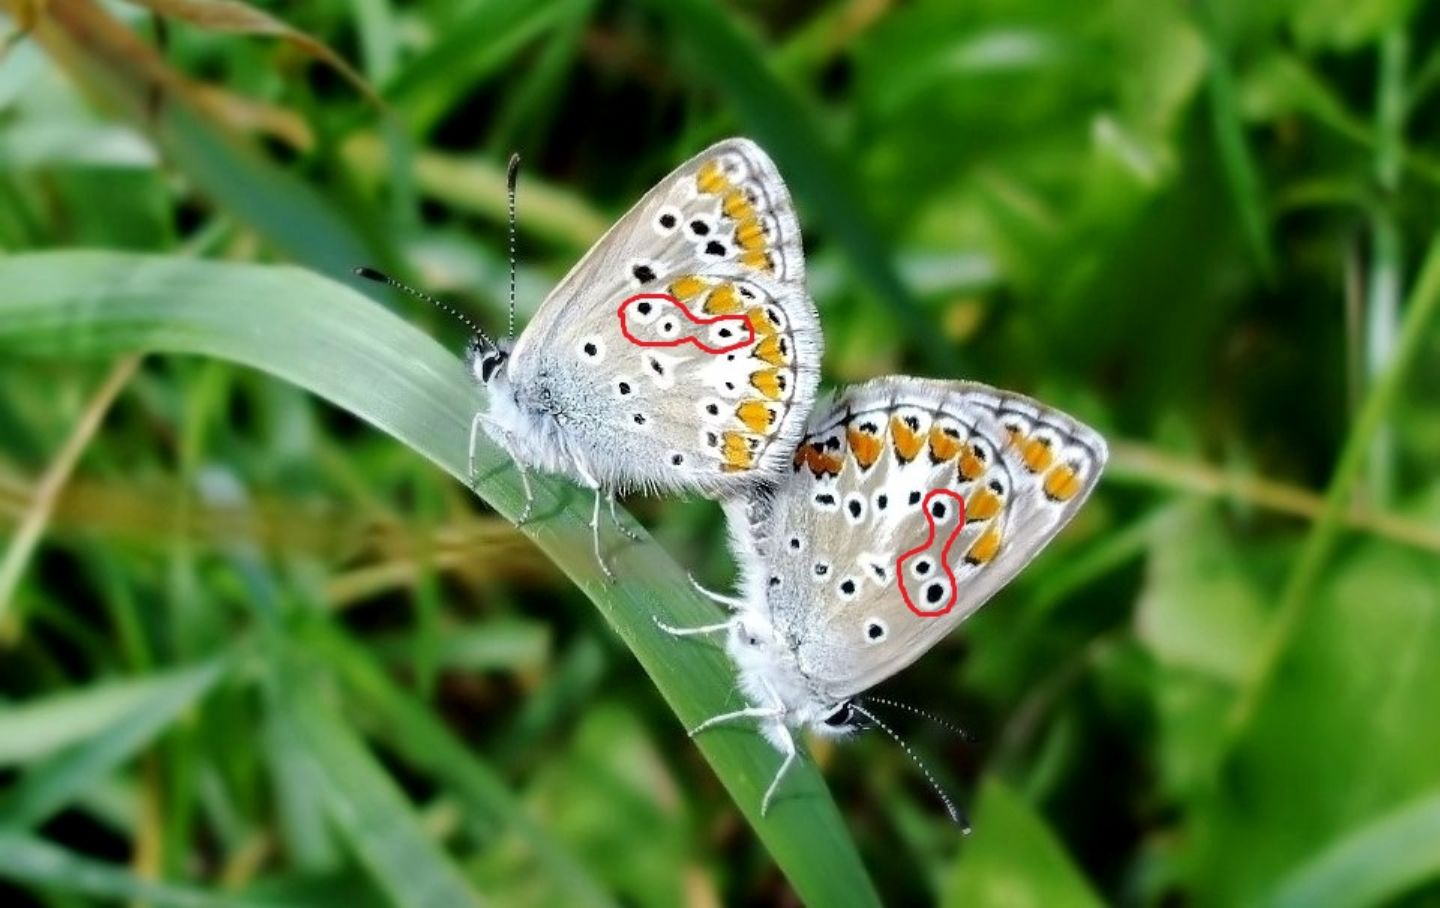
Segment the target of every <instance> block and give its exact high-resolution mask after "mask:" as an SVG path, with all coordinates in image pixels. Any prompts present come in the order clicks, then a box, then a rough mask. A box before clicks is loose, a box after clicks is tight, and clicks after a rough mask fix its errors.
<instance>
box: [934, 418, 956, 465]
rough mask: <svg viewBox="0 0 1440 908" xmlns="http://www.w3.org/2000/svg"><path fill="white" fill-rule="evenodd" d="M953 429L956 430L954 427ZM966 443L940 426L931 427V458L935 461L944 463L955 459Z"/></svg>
mask: <svg viewBox="0 0 1440 908" xmlns="http://www.w3.org/2000/svg"><path fill="white" fill-rule="evenodd" d="M951 431H954V430H953V429H952V430H951ZM963 446H964V445H963V444H962V443H961V441H960V439H959V438H956V437H955V436H954V435H951V434H950V432H947V431H945V430H944V429H942V428H941V427H939V426H931V428H930V459H931V460H933V461H934V462H935V463H944V462H945V461H947V460H952V459H954V457H955V455H957V454H959V453H960V449H961V448H962V447H963Z"/></svg>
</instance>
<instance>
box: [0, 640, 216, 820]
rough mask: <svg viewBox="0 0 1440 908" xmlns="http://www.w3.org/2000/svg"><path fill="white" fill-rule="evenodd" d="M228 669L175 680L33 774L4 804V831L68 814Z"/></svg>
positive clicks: (206, 668)
mask: <svg viewBox="0 0 1440 908" xmlns="http://www.w3.org/2000/svg"><path fill="white" fill-rule="evenodd" d="M225 667H226V662H225V661H224V660H217V661H212V662H207V663H205V664H204V665H201V666H199V667H197V668H193V669H191V670H189V671H186V672H183V673H181V674H178V675H176V676H174V677H173V678H171V679H169V680H168V682H166V683H164V684H162V685H159V686H157V687H156V688H155V690H154V692H153V694H152V695H151V696H150V697H147V698H146V699H145V700H144V701H142V702H141V703H140V704H139V705H137V706H136V707H135V708H134V709H132V710H130V711H128V712H126V713H124V714H122V715H120V716H119V717H118V718H117V719H116V720H115V721H114V722H112V723H110V724H109V725H108V726H107V727H106V728H105V729H103V730H102V731H100V732H99V733H98V734H97V735H95V736H94V737H92V738H90V739H88V740H86V741H84V742H82V743H79V744H76V745H75V746H73V747H71V748H70V749H68V750H65V751H64V752H62V753H61V754H59V755H58V756H56V757H55V759H53V760H51V761H50V762H48V763H43V764H41V765H40V766H37V767H36V768H35V769H33V770H31V771H30V773H28V774H27V775H25V776H24V777H23V778H22V779H21V780H20V782H19V783H18V784H16V785H15V786H14V787H13V788H12V789H11V790H10V791H9V793H7V794H6V795H5V797H4V798H3V799H0V830H4V829H23V828H27V827H31V826H35V825H37V824H39V823H42V822H44V821H45V820H46V819H47V818H49V817H50V816H52V815H54V814H55V812H56V811H59V810H61V809H63V808H64V807H65V805H66V804H68V803H70V801H71V800H72V799H73V798H75V797H76V796H77V795H78V794H80V793H81V792H82V791H83V790H85V789H86V788H88V787H90V786H91V785H93V784H95V781H96V780H97V779H99V778H101V777H102V776H104V775H105V774H107V773H109V772H110V771H112V770H114V769H115V768H116V767H117V766H119V765H120V764H122V763H124V762H125V761H127V760H129V759H130V758H131V757H133V756H135V755H136V754H137V753H139V752H140V751H141V749H143V748H144V747H145V745H147V744H149V743H150V742H151V741H153V740H154V739H155V737H156V736H157V735H159V734H160V733H161V732H162V731H164V730H165V729H166V728H167V727H168V726H169V725H170V724H171V723H172V722H174V721H175V719H176V718H178V717H179V715H180V714H181V713H182V712H184V711H185V710H186V709H189V708H190V707H191V706H192V705H194V704H195V703H196V702H197V701H199V700H200V699H201V697H203V696H204V695H205V694H206V693H207V692H208V691H209V690H210V688H212V687H214V686H215V682H216V681H218V680H220V678H221V677H223V675H224V669H225Z"/></svg>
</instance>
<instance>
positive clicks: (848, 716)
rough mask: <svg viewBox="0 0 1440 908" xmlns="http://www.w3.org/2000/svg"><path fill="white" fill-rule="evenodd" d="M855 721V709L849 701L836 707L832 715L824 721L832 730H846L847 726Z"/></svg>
mask: <svg viewBox="0 0 1440 908" xmlns="http://www.w3.org/2000/svg"><path fill="white" fill-rule="evenodd" d="M854 720H855V709H854V707H852V706H851V705H850V701H848V700H847V701H845V702H844V703H841V704H840V705H839V706H837V707H835V709H834V710H833V711H832V712H831V713H830V715H828V716H826V717H825V720H824V721H825V724H826V725H828V726H830V727H831V728H844V727H845V726H846V725H849V724H850V723H851V722H853V721H854Z"/></svg>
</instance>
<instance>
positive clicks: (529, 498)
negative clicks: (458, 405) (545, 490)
mask: <svg viewBox="0 0 1440 908" xmlns="http://www.w3.org/2000/svg"><path fill="white" fill-rule="evenodd" d="M482 423H486V424H489V425H490V427H491V428H492V429H494V430H496V431H497V432H499V437H501V438H503V439H505V441H504V442H502V443H501V446H502V447H504V448H505V453H507V454H510V460H511V461H512V462H514V464H515V470H516V472H518V473H519V474H520V486H521V488H523V489H524V490H525V507H523V508H521V510H520V517H519V519H517V520H516V521H515V525H516V526H517V527H523V526H524V525H525V524H527V523H529V522H530V511H531V510H532V509H533V508H534V507H535V492H534V491H533V490H532V489H531V488H530V471H529V470H526V469H525V465H524V464H523V463H521V462H520V460H519V459H518V458H516V457H515V455H514V454H513V453H511V450H510V444H509V438H510V433H509V432H507V431H505V429H504V427H502V426H499V425H497V424H496V423H495V421H494V420H492V419H491V418H490V417H488V416H486V415H485V414H484V413H481V412H479V411H476V413H475V417H474V418H473V419H471V420H470V452H469V457H468V458H467V460H466V473H467V475H468V476H469V477H470V491H472V492H478V491H479V488H478V485H479V474H478V473H476V471H475V446H476V444H477V443H478V441H479V438H480V425H481V424H482Z"/></svg>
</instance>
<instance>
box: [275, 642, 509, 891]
mask: <svg viewBox="0 0 1440 908" xmlns="http://www.w3.org/2000/svg"><path fill="white" fill-rule="evenodd" d="M285 661H286V662H288V663H289V665H288V666H287V667H288V670H287V671H286V672H285V673H284V676H285V677H286V679H287V681H286V689H285V690H284V691H283V692H282V693H281V700H282V702H283V703H284V707H283V708H284V709H285V710H286V711H287V712H288V713H289V715H288V721H289V722H290V724H291V725H292V726H293V727H294V728H296V729H298V730H299V731H300V734H301V736H302V738H303V740H304V743H305V748H306V751H307V752H308V754H309V757H310V759H311V760H312V761H313V763H314V768H315V772H314V773H313V779H314V780H315V782H316V783H317V784H318V785H319V787H320V791H321V795H322V798H323V800H324V801H325V805H326V807H327V808H328V811H329V813H330V817H331V819H332V820H333V821H334V823H335V826H336V828H337V829H338V830H339V831H340V833H341V835H342V836H344V837H345V839H346V840H347V841H349V843H350V845H351V847H352V848H354V850H355V853H356V854H357V855H358V856H359V858H360V861H361V863H363V864H364V865H365V866H366V868H367V869H369V871H370V873H371V874H372V875H373V876H374V877H375V879H376V880H377V881H378V882H379V883H380V885H381V887H382V888H384V889H385V891H386V892H387V893H389V895H390V897H391V898H392V899H394V901H395V904H397V905H400V906H402V908H463V906H466V905H478V904H480V903H481V899H480V897H479V895H478V894H477V893H476V892H475V891H474V890H473V889H471V888H470V885H469V883H468V882H466V880H465V878H464V877H463V876H462V875H461V873H460V871H459V869H458V868H457V867H456V866H455V864H454V862H453V861H451V860H450V859H449V858H448V857H447V856H446V855H444V854H443V853H442V852H441V850H440V849H439V848H437V847H436V846H435V844H434V843H433V842H431V841H430V840H429V839H428V838H426V836H425V834H424V832H423V831H422V830H421V828H420V820H419V818H418V817H416V815H415V811H414V809H413V808H412V807H411V806H410V803H409V801H407V800H406V798H405V796H404V794H403V793H402V792H401V791H400V789H399V788H398V787H397V786H396V784H395V781H394V780H393V779H392V778H391V777H390V775H389V774H388V773H387V772H386V771H385V769H384V768H383V767H382V766H381V765H380V764H379V762H377V761H376V759H375V757H374V756H372V755H371V754H370V752H369V751H368V750H366V748H365V745H364V743H363V742H362V741H361V740H360V739H359V738H358V737H356V735H355V733H354V731H352V730H351V729H350V727H349V726H347V725H346V724H345V723H344V722H342V721H341V720H340V717H339V716H337V715H336V714H335V712H334V710H333V709H331V708H330V707H328V706H327V705H326V704H325V703H324V701H323V700H322V699H321V697H320V689H321V684H320V683H319V682H320V680H321V679H320V678H318V677H316V675H315V673H314V672H313V671H306V670H305V668H304V667H302V665H301V663H300V662H299V661H298V660H297V659H294V658H287V659H286V660H285Z"/></svg>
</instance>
